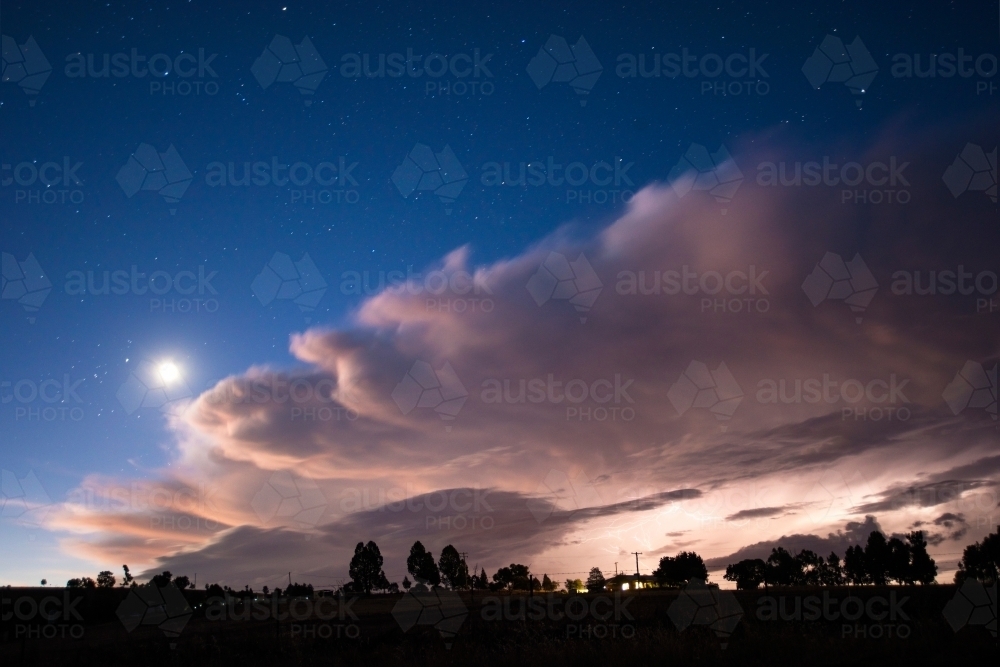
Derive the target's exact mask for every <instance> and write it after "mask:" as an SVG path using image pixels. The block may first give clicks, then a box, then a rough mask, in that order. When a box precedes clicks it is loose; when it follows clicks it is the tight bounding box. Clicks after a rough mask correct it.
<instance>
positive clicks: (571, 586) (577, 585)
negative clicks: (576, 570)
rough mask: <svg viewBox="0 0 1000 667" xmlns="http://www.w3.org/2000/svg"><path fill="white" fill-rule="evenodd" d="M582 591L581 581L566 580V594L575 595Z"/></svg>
mask: <svg viewBox="0 0 1000 667" xmlns="http://www.w3.org/2000/svg"><path fill="white" fill-rule="evenodd" d="M582 590H583V581H582V580H580V579H567V580H566V591H567V592H568V593H577V592H579V591H582Z"/></svg>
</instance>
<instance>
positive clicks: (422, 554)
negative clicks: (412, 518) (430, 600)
mask: <svg viewBox="0 0 1000 667" xmlns="http://www.w3.org/2000/svg"><path fill="white" fill-rule="evenodd" d="M406 571H407V572H409V573H410V574H411V575H412V576H413V578H414V579H416V581H417V582H418V583H422V584H424V585H426V586H440V585H441V573H440V572H439V571H438V566H437V563H435V562H434V556H432V555H431V554H430V553H428V552H427V549H425V548H424V545H423V544H421V543H420V542H419V541H417V542H414V543H413V546H412V547H410V555H409V556H407V558H406Z"/></svg>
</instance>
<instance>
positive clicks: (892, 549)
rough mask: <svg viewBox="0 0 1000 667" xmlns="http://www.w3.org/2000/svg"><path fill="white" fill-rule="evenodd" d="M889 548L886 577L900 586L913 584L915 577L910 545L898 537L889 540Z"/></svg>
mask: <svg viewBox="0 0 1000 667" xmlns="http://www.w3.org/2000/svg"><path fill="white" fill-rule="evenodd" d="M887 546H888V548H889V554H888V559H887V562H886V566H887V567H886V575H887V576H888V578H889V579H892V580H894V581H896V582H897V583H900V584H912V583H913V576H912V569H911V568H910V557H911V555H912V554H911V553H910V545H909V544H907V543H906V542H904V541H903V540H901V539H899V538H898V537H892V538H889V542H888V544H887Z"/></svg>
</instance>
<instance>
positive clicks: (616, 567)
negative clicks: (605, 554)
mask: <svg viewBox="0 0 1000 667" xmlns="http://www.w3.org/2000/svg"><path fill="white" fill-rule="evenodd" d="M615 576H616V577H617V576H618V561H615Z"/></svg>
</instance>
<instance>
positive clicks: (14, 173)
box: [0, 155, 84, 205]
mask: <svg viewBox="0 0 1000 667" xmlns="http://www.w3.org/2000/svg"><path fill="white" fill-rule="evenodd" d="M39 162H41V164H39ZM82 166H83V162H80V161H79V160H73V159H72V158H70V157H69V156H68V155H64V156H63V158H62V162H61V163H60V162H56V161H54V160H46V161H44V162H42V161H41V160H24V161H22V162H16V163H14V162H11V163H5V164H0V186H3V187H5V188H6V187H10V186H11V185H14V186H16V189H15V190H14V203H15V204H49V205H51V204H82V203H83V199H84V195H83V190H82V189H81V188H80V186H82V185H83V181H81V180H80V177H79V176H78V175H77V171H78V170H79V169H80V167H82ZM8 174H9V175H8ZM60 186H62V187H60Z"/></svg>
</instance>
